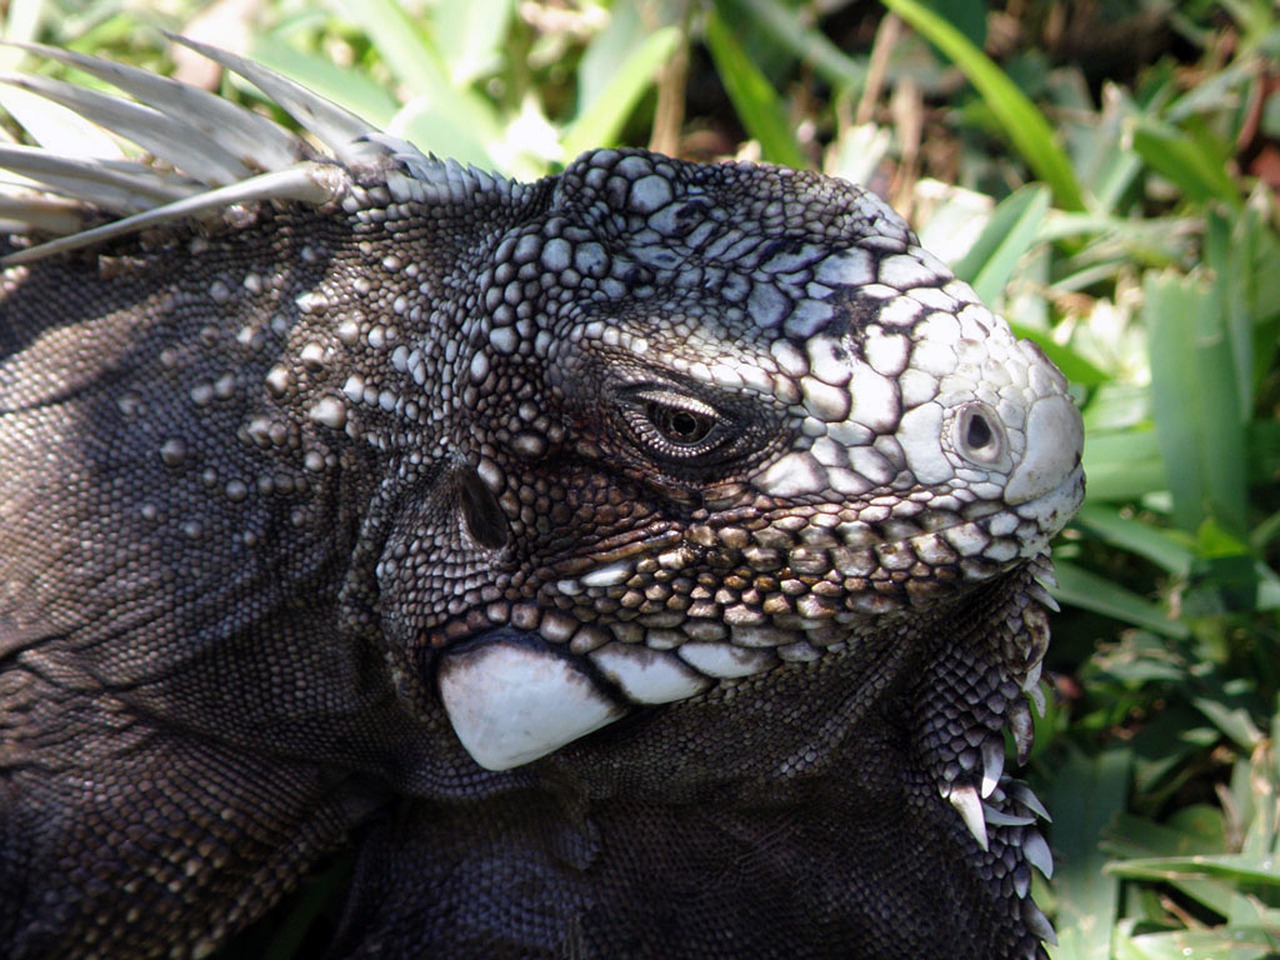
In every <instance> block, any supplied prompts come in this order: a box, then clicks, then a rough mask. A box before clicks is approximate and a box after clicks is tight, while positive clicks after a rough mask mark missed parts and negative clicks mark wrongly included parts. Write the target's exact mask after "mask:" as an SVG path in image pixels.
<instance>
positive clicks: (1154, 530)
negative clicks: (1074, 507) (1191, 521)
mask: <svg viewBox="0 0 1280 960" xmlns="http://www.w3.org/2000/svg"><path fill="white" fill-rule="evenodd" d="M1075 524H1076V525H1077V526H1079V527H1082V528H1084V529H1085V530H1086V531H1088V532H1089V533H1091V534H1092V535H1093V536H1095V537H1098V538H1100V539H1102V540H1104V541H1106V542H1107V543H1109V544H1111V545H1112V546H1113V547H1117V548H1119V549H1121V550H1125V551H1127V552H1129V553H1135V554H1137V555H1138V556H1140V557H1146V558H1147V559H1148V560H1150V561H1151V562H1152V563H1154V564H1156V565H1157V566H1159V567H1160V568H1161V569H1163V570H1166V571H1168V572H1169V573H1172V574H1174V575H1175V576H1178V577H1186V576H1187V575H1188V574H1189V573H1190V572H1191V566H1192V564H1193V563H1195V560H1196V553H1195V551H1194V550H1193V549H1192V548H1191V545H1190V538H1189V537H1188V536H1187V535H1186V534H1185V533H1181V532H1179V531H1176V530H1161V529H1160V528H1159V527H1156V526H1153V525H1152V524H1150V523H1143V522H1142V521H1139V520H1134V519H1131V518H1129V517H1124V516H1121V515H1120V513H1118V512H1117V511H1116V510H1115V509H1114V508H1112V507H1104V506H1100V505H1097V504H1085V505H1084V506H1083V507H1081V508H1080V512H1079V513H1078V514H1076V519H1075Z"/></svg>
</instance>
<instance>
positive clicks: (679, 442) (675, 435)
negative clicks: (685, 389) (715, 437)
mask: <svg viewBox="0 0 1280 960" xmlns="http://www.w3.org/2000/svg"><path fill="white" fill-rule="evenodd" d="M644 412H645V416H647V417H648V418H649V422H650V423H652V424H653V426H654V428H655V429H656V430H657V431H658V433H660V434H662V436H663V437H664V438H665V439H666V440H668V441H669V442H670V443H674V444H675V445H676V446H681V447H692V446H697V445H698V444H699V443H701V442H702V441H703V440H705V439H707V437H708V436H710V434H711V431H712V430H714V429H715V427H716V419H715V417H714V416H709V415H708V414H705V413H703V412H702V411H700V410H686V409H683V408H681V407H669V406H666V405H665V404H661V403H657V402H651V403H649V404H648V405H647V406H646V407H645V411H644Z"/></svg>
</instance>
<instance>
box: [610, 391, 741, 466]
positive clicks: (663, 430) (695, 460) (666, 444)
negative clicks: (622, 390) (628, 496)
mask: <svg viewBox="0 0 1280 960" xmlns="http://www.w3.org/2000/svg"><path fill="white" fill-rule="evenodd" d="M624 396H625V400H624V402H623V405H622V407H621V409H622V413H623V416H624V418H625V422H626V424H627V427H628V428H629V432H630V433H631V436H632V437H633V438H634V439H635V440H637V441H638V442H639V443H640V444H641V445H642V446H643V447H645V448H646V451H647V454H648V455H650V456H654V457H657V458H658V459H660V460H664V461H666V462H668V463H679V464H684V465H688V466H693V465H695V464H706V463H707V462H708V461H707V459H706V458H707V456H708V455H709V454H711V453H714V452H715V451H718V450H719V449H720V448H721V447H723V446H724V445H725V444H726V443H727V442H729V441H730V440H731V439H732V437H731V432H730V431H729V430H728V428H727V427H728V422H727V421H726V419H725V418H724V417H723V416H722V415H721V413H720V411H718V410H717V409H716V408H715V407H713V406H711V405H710V404H709V403H706V402H704V401H702V400H700V399H698V398H697V397H691V396H689V395H687V394H685V393H683V392H677V391H674V390H670V389H667V388H665V387H647V388H644V389H640V390H637V391H635V392H634V393H630V395H629V396H627V395H624Z"/></svg>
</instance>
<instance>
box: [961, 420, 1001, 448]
mask: <svg viewBox="0 0 1280 960" xmlns="http://www.w3.org/2000/svg"><path fill="white" fill-rule="evenodd" d="M993 439H994V437H993V435H992V433H991V424H989V423H987V419H986V417H983V416H981V415H978V414H975V415H974V416H972V417H970V418H969V426H968V429H967V430H966V431H965V442H966V443H968V445H969V449H971V450H981V449H982V448H983V447H985V446H987V445H988V444H990V443H991V441H992V440H993Z"/></svg>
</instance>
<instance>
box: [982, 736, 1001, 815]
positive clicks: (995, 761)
mask: <svg viewBox="0 0 1280 960" xmlns="http://www.w3.org/2000/svg"><path fill="white" fill-rule="evenodd" d="M1002 773H1004V741H1003V740H1000V739H998V738H995V737H992V738H990V739H987V740H984V741H983V742H982V799H983V800H985V799H987V797H989V796H991V794H992V792H993V791H994V790H995V788H996V787H997V786H998V785H999V784H1000V775H1001V774H1002Z"/></svg>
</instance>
